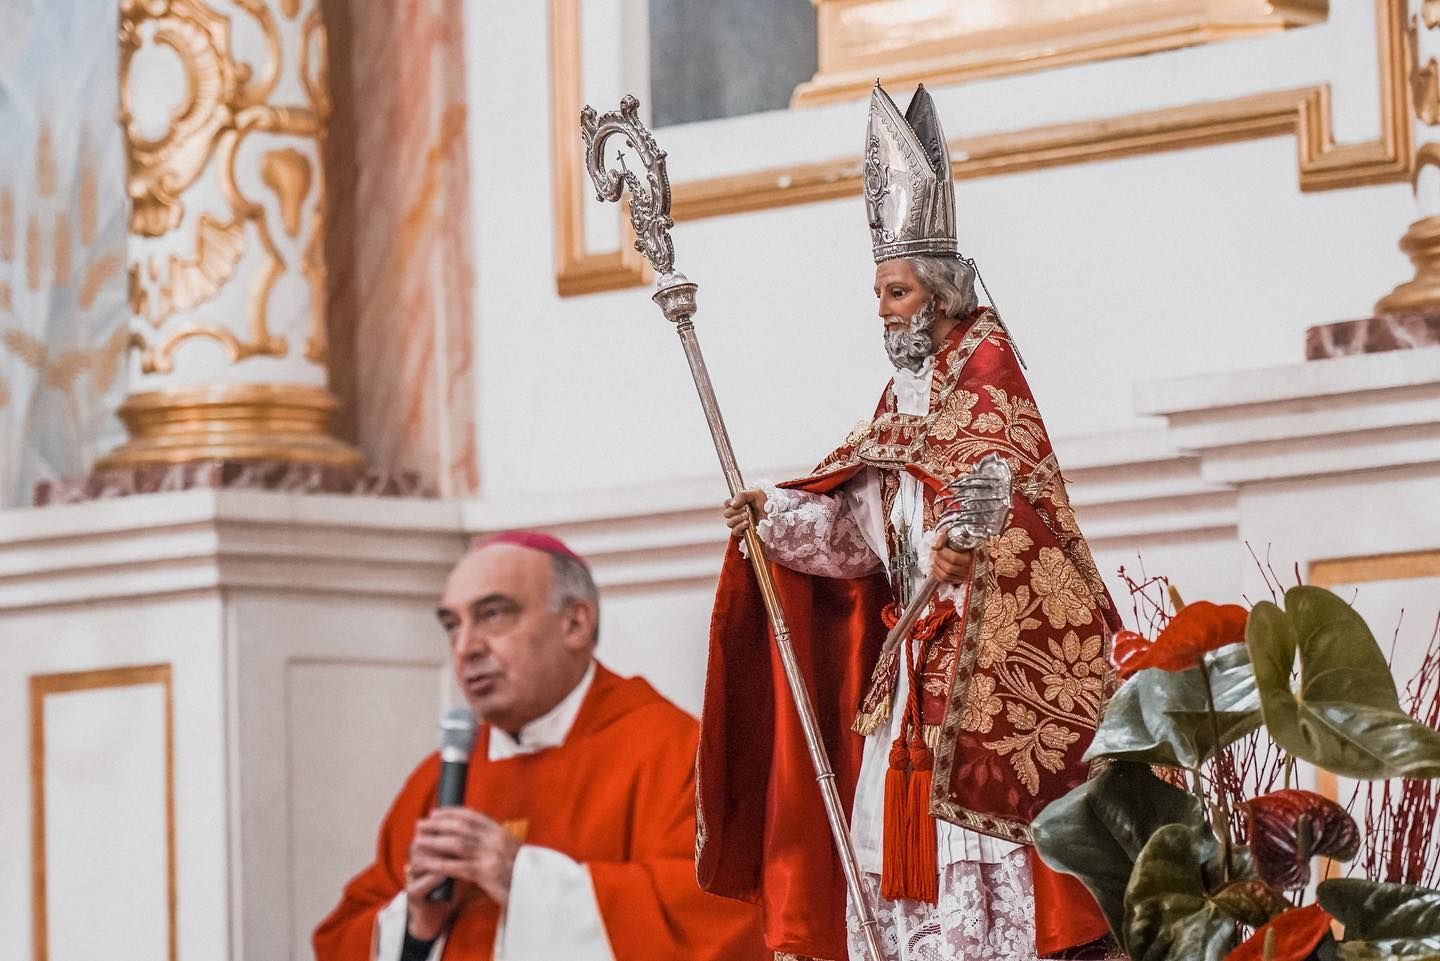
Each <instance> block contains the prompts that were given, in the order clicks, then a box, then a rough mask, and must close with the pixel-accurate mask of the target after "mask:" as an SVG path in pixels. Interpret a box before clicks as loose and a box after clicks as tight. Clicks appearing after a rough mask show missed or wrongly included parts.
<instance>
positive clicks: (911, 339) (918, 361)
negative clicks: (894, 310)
mask: <svg viewBox="0 0 1440 961" xmlns="http://www.w3.org/2000/svg"><path fill="white" fill-rule="evenodd" d="M887 319H890V318H887ZM934 329H935V311H934V310H933V309H932V307H931V305H930V304H928V303H927V304H926V305H925V306H924V307H922V308H920V310H918V311H916V313H915V316H913V317H911V318H910V322H909V323H908V324H907V325H906V326H905V327H903V328H901V329H900V330H889V329H888V328H887V329H886V331H885V353H886V354H887V355H888V356H889V358H890V363H891V364H893V365H894V366H895V369H896V370H902V369H903V370H908V371H910V373H912V374H918V373H920V368H922V367H924V366H925V360H926V359H927V358H928V357H929V356H930V355H931V354H932V353H934V352H935V344H934V342H933V341H932V340H931V337H930V335H931V332H932V331H934Z"/></svg>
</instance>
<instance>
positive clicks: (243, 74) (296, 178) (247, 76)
mask: <svg viewBox="0 0 1440 961" xmlns="http://www.w3.org/2000/svg"><path fill="white" fill-rule="evenodd" d="M235 4H236V7H237V8H238V9H239V10H240V11H241V12H242V13H243V14H245V15H247V16H249V17H250V18H252V19H253V20H254V22H255V23H256V24H257V25H258V27H259V30H260V34H261V37H262V38H263V43H264V59H263V62H260V63H257V64H255V65H253V66H252V65H251V64H246V63H240V62H237V61H236V59H235V54H234V51H233V49H232V46H231V34H230V29H231V26H230V20H229V19H228V18H226V17H223V16H221V15H219V14H217V13H216V12H215V11H213V10H211V9H210V8H209V7H208V6H206V4H205V3H204V2H203V0H123V2H122V6H121V28H120V50H121V63H120V68H121V82H120V87H121V107H122V109H121V120H122V123H123V124H124V126H125V130H126V134H127V141H128V150H129V167H130V176H129V193H130V197H131V201H132V214H131V230H132V232H134V233H136V234H138V235H140V236H145V237H159V236H162V235H164V234H166V233H168V232H169V231H171V230H175V229H178V228H180V227H181V226H182V225H183V224H185V223H186V221H187V218H186V215H185V206H184V204H183V203H182V200H181V197H182V195H183V194H184V193H185V191H186V190H187V189H189V188H190V187H191V185H193V184H195V183H196V181H197V180H199V179H200V178H201V177H202V176H206V177H209V176H211V175H213V176H214V177H215V179H216V182H217V183H218V185H219V188H220V192H221V196H222V197H223V200H224V205H225V206H226V207H228V210H220V211H207V212H205V213H202V214H200V215H199V216H198V217H195V218H194V220H193V223H194V226H193V228H188V229H193V231H194V237H193V248H192V249H193V254H191V255H189V256H184V255H171V256H170V257H169V258H168V262H166V263H164V264H162V263H161V262H159V261H156V260H153V259H152V260H150V261H149V262H148V263H146V264H144V265H141V264H132V265H131V269H130V275H129V277H130V294H129V300H130V306H131V309H132V311H134V312H135V313H136V314H137V315H139V316H143V317H144V318H145V319H146V320H147V321H148V323H149V325H150V326H151V327H153V328H154V329H155V330H156V331H157V332H158V331H162V329H163V328H164V327H165V325H166V323H167V321H169V320H170V319H171V318H172V317H173V316H174V315H175V314H177V313H181V312H184V311H189V310H192V309H194V308H195V307H197V306H199V305H201V304H203V303H205V302H207V301H209V300H211V299H213V298H214V297H216V296H217V295H218V294H219V293H220V291H221V289H222V288H224V287H225V285H226V284H228V283H229V282H230V281H231V279H232V278H233V277H234V276H235V274H236V272H237V271H238V270H239V269H240V267H241V264H242V262H244V261H245V259H246V256H247V252H248V251H249V250H250V249H251V244H252V243H253V244H254V245H255V247H256V248H258V254H259V256H260V258H261V264H260V265H259V268H258V270H257V271H256V272H255V276H254V279H253V280H252V281H251V282H250V287H249V290H248V292H247V296H246V307H245V312H246V317H247V319H248V328H249V329H248V332H246V334H244V335H243V336H240V335H237V333H236V332H235V331H232V330H229V329H226V328H225V327H223V326H220V325H212V324H209V323H201V322H195V321H187V322H186V323H185V324H184V325H182V326H181V327H179V328H177V329H174V330H167V331H164V336H160V337H155V338H146V337H139V338H138V340H139V341H140V342H141V344H142V345H143V346H142V351H143V353H142V358H141V369H142V370H144V371H146V372H155V373H164V372H167V371H169V370H171V369H172V368H173V353H174V350H175V348H176V347H177V346H178V345H179V344H180V343H183V342H184V341H186V340H190V339H195V338H209V339H212V340H215V341H217V342H219V343H220V344H221V346H222V347H223V348H224V349H225V351H226V354H227V356H228V357H229V358H230V359H231V360H232V361H238V360H243V359H245V358H247V357H252V356H257V355H261V356H275V357H279V356H284V355H285V354H286V353H287V352H288V350H289V344H288V342H287V340H286V338H284V337H277V336H274V335H272V334H271V333H270V330H269V324H268V319H267V318H268V313H269V310H270V300H271V294H272V292H273V290H274V287H275V284H276V282H277V281H278V280H279V279H280V278H281V277H282V276H284V274H285V272H286V270H287V267H288V266H292V265H287V263H286V259H285V257H284V256H283V255H282V252H281V250H280V248H279V247H278V246H277V245H276V243H275V238H274V236H273V235H272V233H271V225H270V222H269V216H268V215H267V206H266V205H265V204H264V203H262V202H260V201H259V200H258V199H255V198H251V197H249V196H246V194H245V192H244V191H243V190H242V189H241V187H240V184H239V183H238V181H237V177H236V171H235V163H236V155H237V152H238V151H239V149H240V147H241V145H242V143H243V142H244V141H245V139H246V138H247V137H249V136H250V135H252V134H260V133H264V134H275V135H280V136H292V137H298V138H301V139H303V140H304V141H308V142H309V143H311V144H312V145H313V144H315V143H316V142H317V141H318V138H319V136H320V134H321V127H322V124H323V120H324V117H325V116H326V115H327V114H328V111H329V101H328V100H327V99H326V95H325V92H324V91H325V69H326V60H325V44H324V36H325V34H324V24H323V21H322V20H321V19H320V16H319V11H318V10H314V11H312V12H311V13H310V14H309V15H308V16H307V17H306V19H305V22H304V24H303V25H302V27H301V30H300V47H299V50H298V52H297V65H298V69H299V76H300V82H301V87H302V89H303V90H304V91H305V94H306V96H307V98H308V99H309V101H310V106H309V107H303V106H284V105H272V104H269V103H267V102H266V101H267V100H268V99H269V97H270V96H271V95H272V94H273V93H274V91H275V88H276V84H277V82H278V80H279V77H280V73H281V68H282V65H283V55H284V50H283V48H282V42H281V41H282V38H281V33H280V28H279V25H278V23H277V17H276V15H275V13H274V12H272V9H271V6H270V5H269V4H267V3H266V0H235ZM299 12H300V4H299V2H298V0H285V2H283V3H282V6H281V13H283V15H284V16H285V17H286V18H290V19H293V18H294V17H296V16H298V15H299ZM147 43H148V44H151V45H164V46H166V47H168V48H169V49H170V50H172V51H174V53H176V54H177V55H178V56H179V58H180V62H181V66H182V67H183V70H184V74H185V78H186V87H185V91H184V93H183V94H182V95H181V96H180V97H179V98H178V105H177V106H176V107H175V108H174V109H173V110H172V114H171V118H170V122H169V126H168V129H167V131H166V132H165V134H164V135H163V136H161V137H160V138H159V139H156V140H146V139H145V138H144V136H143V135H142V131H141V130H140V129H139V128H138V126H137V124H136V121H135V116H134V111H133V109H132V107H133V105H132V96H133V93H132V89H131V83H130V76H129V67H130V63H131V61H132V59H133V57H134V55H135V54H136V53H137V51H139V50H140V49H141V48H142V47H144V46H145V45H146V44H147ZM314 162H315V161H314V158H313V157H311V156H307V152H306V151H305V150H304V148H303V146H302V147H301V149H296V148H295V147H284V148H276V149H270V150H267V151H265V152H264V153H263V154H262V156H261V161H260V170H259V175H260V176H259V179H260V181H261V182H262V183H263V184H264V185H265V186H266V187H268V188H269V190H271V191H273V192H274V194H275V198H276V206H275V208H270V209H278V212H279V215H280V220H281V223H282V226H283V228H284V230H285V231H286V233H287V234H289V235H290V236H291V237H292V238H299V235H300V231H301V229H302V225H303V221H304V220H305V217H304V210H305V206H306V204H307V202H312V203H313V213H312V216H311V218H310V219H311V234H310V236H309V237H308V238H306V243H305V246H304V247H303V248H302V251H303V252H302V253H301V254H300V256H299V257H297V258H296V259H297V260H298V261H300V262H299V263H298V264H295V265H293V266H295V267H297V268H298V269H299V270H300V271H301V272H302V273H304V275H305V276H306V279H307V281H308V282H309V286H310V288H311V293H312V297H311V321H312V323H311V326H312V333H311V335H310V337H309V340H308V342H307V346H306V351H305V356H306V357H307V358H308V359H311V360H315V358H316V357H322V358H323V356H324V346H323V345H324V331H323V323H324V313H323V310H324V298H323V287H324V267H323V264H320V263H319V262H318V256H319V255H318V253H317V252H318V251H319V250H320V249H321V248H322V247H323V222H322V218H321V216H320V204H321V201H322V199H323V198H322V190H323V184H322V183H321V182H320V180H319V178H318V175H317V173H316V171H315V168H314ZM162 268H168V269H162ZM317 277H318V278H319V280H318V282H317V280H316V278H317ZM162 278H163V281H164V282H163V283H162V282H161V281H162Z"/></svg>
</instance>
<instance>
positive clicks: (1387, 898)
mask: <svg viewBox="0 0 1440 961" xmlns="http://www.w3.org/2000/svg"><path fill="white" fill-rule="evenodd" d="M1316 894H1317V895H1318V897H1319V898H1320V905H1321V906H1322V907H1323V908H1324V909H1325V910H1326V911H1329V912H1330V913H1331V914H1332V915H1334V916H1335V919H1336V920H1337V921H1339V922H1340V923H1341V924H1343V925H1345V936H1346V938H1347V939H1354V940H1358V941H1385V940H1391V939H1397V938H1398V939H1411V938H1420V939H1423V938H1440V891H1434V890H1431V889H1430V888H1420V887H1415V886H1413V885H1409V884H1387V883H1385V882H1383V881H1367V880H1365V879H1364V878H1331V879H1330V880H1329V881H1322V882H1321V883H1320V886H1319V887H1318V888H1317V889H1316Z"/></svg>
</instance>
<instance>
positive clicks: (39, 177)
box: [35, 120, 59, 197]
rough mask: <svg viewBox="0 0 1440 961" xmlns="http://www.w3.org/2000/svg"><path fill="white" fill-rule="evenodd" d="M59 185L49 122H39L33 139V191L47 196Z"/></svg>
mask: <svg viewBox="0 0 1440 961" xmlns="http://www.w3.org/2000/svg"><path fill="white" fill-rule="evenodd" d="M58 186H59V173H58V169H57V167H56V164H55V144H54V142H53V141H52V140H51V137H50V124H49V123H48V122H47V121H44V120H42V121H41V122H40V135H39V137H38V138H37V139H36V141H35V191H36V192H37V193H39V194H40V196H42V197H49V196H51V195H52V194H54V193H55V190H56V188H57V187H58Z"/></svg>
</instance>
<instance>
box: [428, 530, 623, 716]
mask: <svg viewBox="0 0 1440 961" xmlns="http://www.w3.org/2000/svg"><path fill="white" fill-rule="evenodd" d="M552 579H553V569H552V566H551V559H550V555H549V554H546V553H544V552H542V551H537V550H531V549H530V548H528V547H521V546H519V545H516V544H493V545H491V546H489V547H484V548H481V549H480V550H476V551H471V552H470V553H469V554H467V555H466V556H465V557H464V558H463V559H461V561H460V563H459V564H457V565H456V567H455V570H454V571H452V572H451V573H450V579H449V580H448V581H447V582H446V583H445V593H444V596H443V597H442V598H441V601H440V607H439V609H438V610H437V611H436V616H437V617H438V618H439V619H440V624H441V626H442V627H444V628H445V631H446V633H447V634H448V635H449V637H450V657H451V664H452V666H453V667H454V670H455V679H456V681H458V682H459V684H460V688H461V690H463V691H464V692H465V699H466V700H467V701H468V702H469V704H470V709H471V710H472V711H473V712H474V713H475V717H476V718H477V719H478V720H481V721H486V722H489V723H491V724H494V725H496V726H497V727H499V728H501V729H503V730H506V731H509V732H511V733H512V734H513V733H515V732H517V731H519V730H520V729H521V728H522V727H524V726H525V725H526V724H528V723H530V722H531V721H533V720H535V719H536V718H538V717H540V716H541V715H542V714H545V713H546V712H547V711H549V710H550V709H551V708H553V707H554V706H555V705H556V704H559V703H560V701H561V699H563V698H564V697H565V695H566V694H568V693H570V691H571V690H572V689H573V688H574V687H575V685H576V684H578V683H579V681H580V678H581V677H582V676H583V675H584V673H585V668H586V667H587V666H589V664H590V659H591V656H592V652H593V650H594V631H595V623H596V614H597V612H596V611H595V610H594V607H593V605H591V604H589V603H588V602H586V601H570V602H568V603H566V604H564V605H561V606H559V607H558V608H557V605H556V604H555V603H554V600H555V598H554V584H553V580H552Z"/></svg>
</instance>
